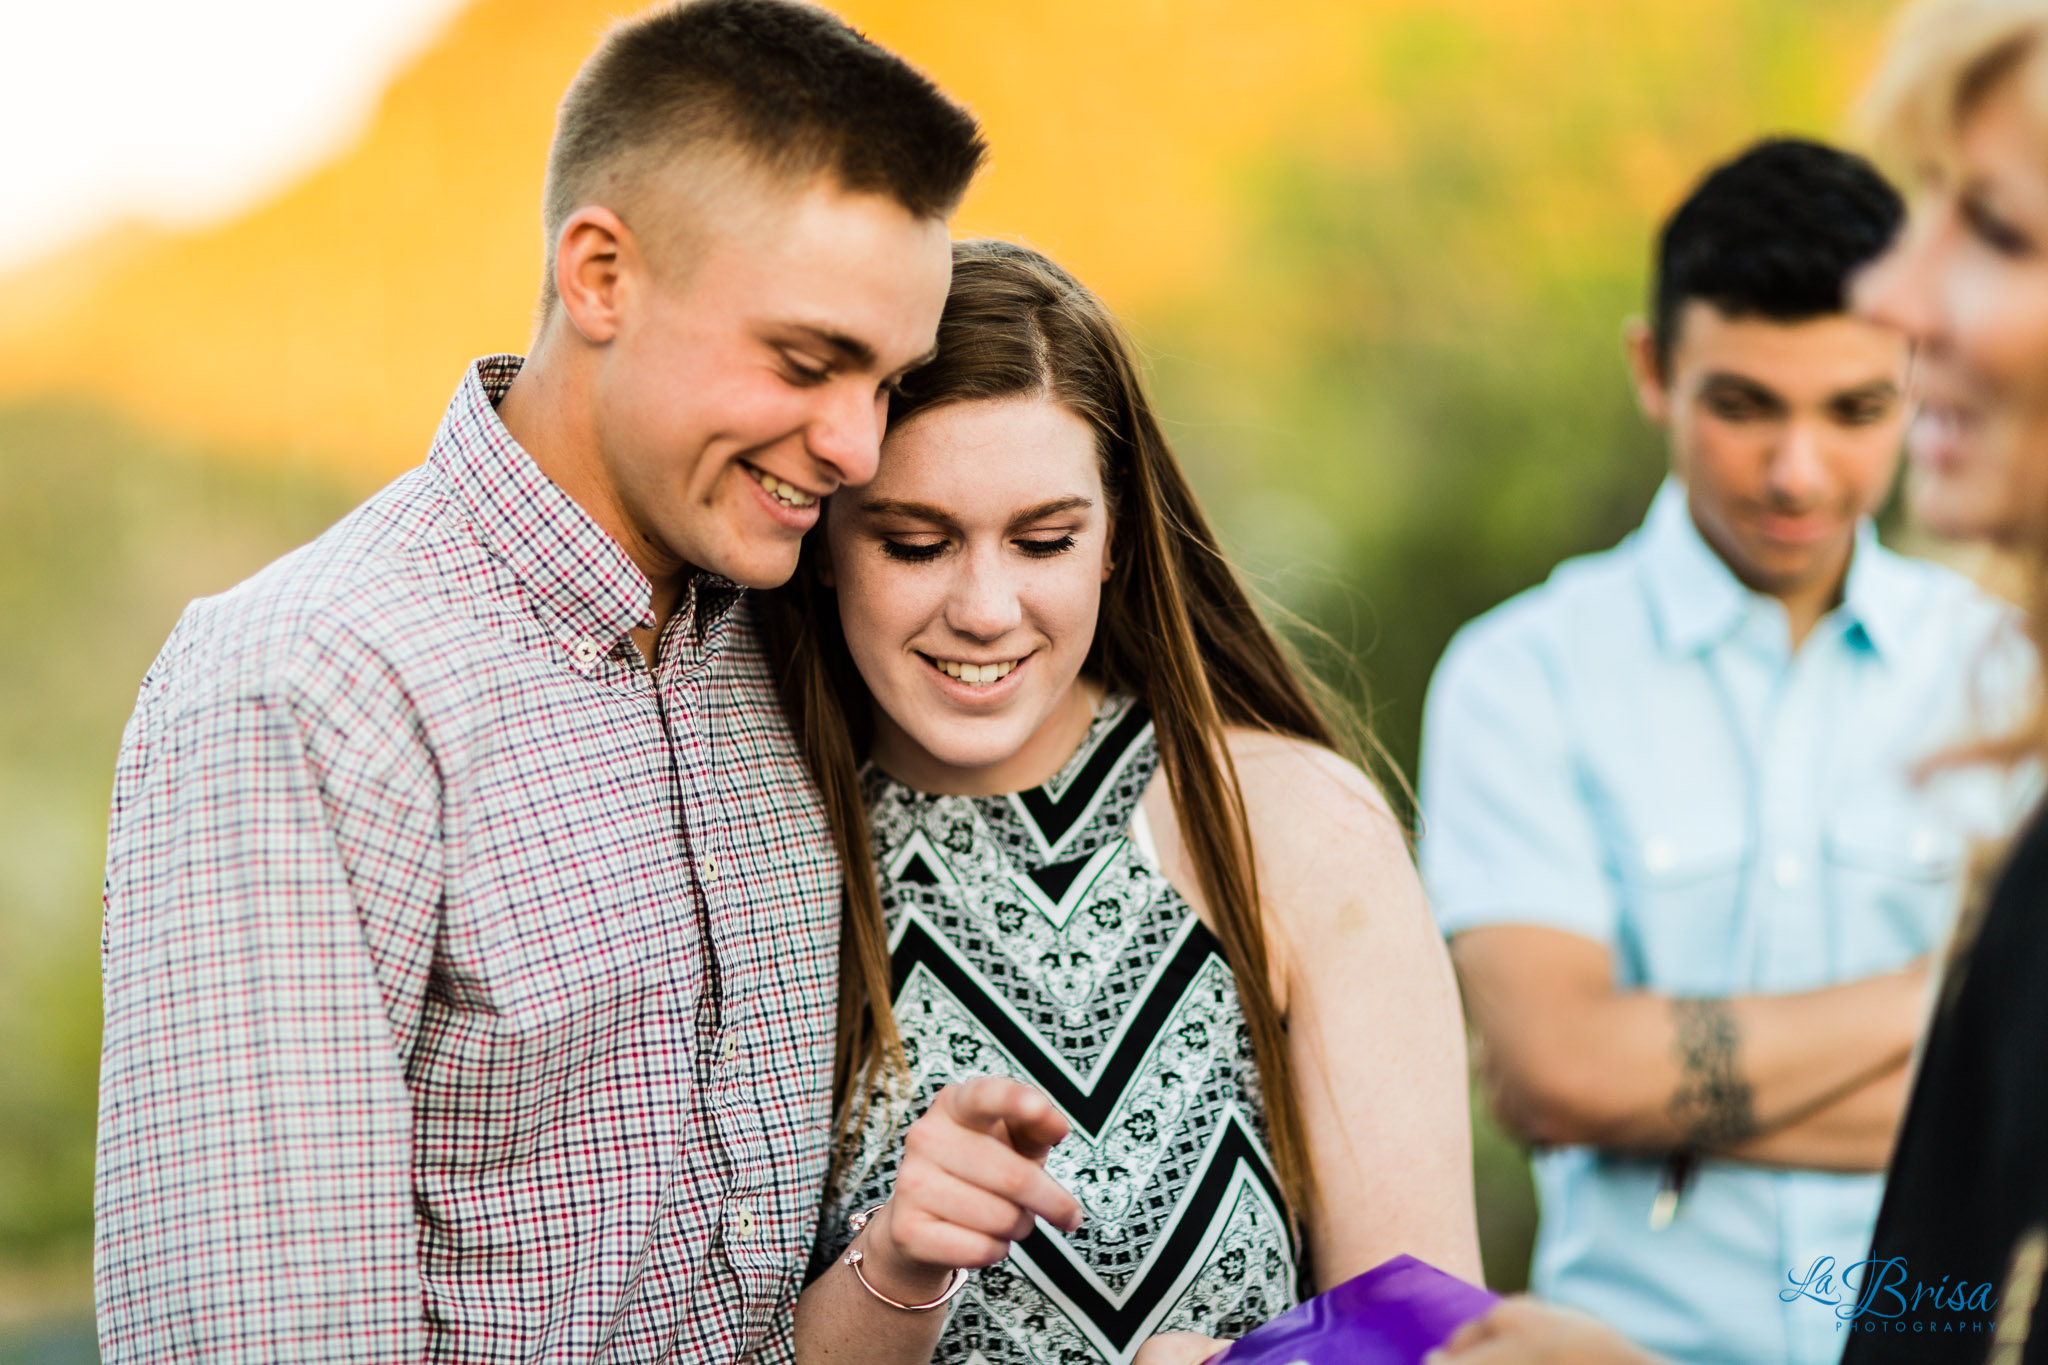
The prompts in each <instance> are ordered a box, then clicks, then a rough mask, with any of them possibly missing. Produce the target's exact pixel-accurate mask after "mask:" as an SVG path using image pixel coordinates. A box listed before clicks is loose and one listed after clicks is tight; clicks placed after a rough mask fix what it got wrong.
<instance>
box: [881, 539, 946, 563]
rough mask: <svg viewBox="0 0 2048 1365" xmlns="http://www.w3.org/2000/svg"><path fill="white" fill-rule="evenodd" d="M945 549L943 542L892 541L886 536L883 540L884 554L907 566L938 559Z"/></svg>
mask: <svg viewBox="0 0 2048 1365" xmlns="http://www.w3.org/2000/svg"><path fill="white" fill-rule="evenodd" d="M945 549H946V542H945V541H943V540H892V539H890V538H888V537H886V536H885V537H883V539H882V553H883V554H885V555H887V556H888V557H889V558H891V559H894V560H899V561H901V562H902V563H905V564H923V563H925V562H926V561H927V560H933V559H937V558H938V557H939V556H940V555H941V554H943V553H945Z"/></svg>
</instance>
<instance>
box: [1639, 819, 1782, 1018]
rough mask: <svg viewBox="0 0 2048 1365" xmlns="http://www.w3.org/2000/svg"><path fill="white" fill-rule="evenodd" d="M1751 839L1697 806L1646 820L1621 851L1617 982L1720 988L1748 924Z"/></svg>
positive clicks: (1682, 991) (1672, 990) (1666, 988)
mask: <svg viewBox="0 0 2048 1365" xmlns="http://www.w3.org/2000/svg"><path fill="white" fill-rule="evenodd" d="M1748 851H1749V850H1748V841H1747V840H1746V839H1745V838H1744V837H1743V834H1742V831H1741V830H1740V829H1739V828H1737V827H1735V826H1734V825H1733V824H1729V825H1726V826H1722V825H1719V824H1717V822H1714V821H1712V820H1703V819H1701V818H1700V816H1699V814H1698V813H1692V814H1691V818H1690V819H1689V820H1678V819H1674V820H1672V821H1670V822H1669V823H1668V824H1666V825H1663V826H1659V825H1655V824H1651V825H1648V826H1646V827H1645V828H1644V829H1643V830H1642V832H1641V833H1640V834H1638V835H1637V836H1636V837H1635V838H1633V839H1632V840H1630V841H1629V842H1628V843H1626V844H1625V845H1624V846H1623V847H1622V848H1620V849H1619V850H1617V857H1616V863H1617V868H1618V871H1619V873H1620V878H1621V883H1622V896H1621V924H1620V933H1619V935H1618V941H1617V944H1616V949H1617V961H1616V973H1617V978H1618V981H1617V984H1619V985H1621V986H1624V987H1635V986H1641V987H1647V988H1649V989H1651V990H1656V991H1660V992H1664V993H1667V994H1674V995H1718V994H1721V993H1723V992H1724V991H1726V989H1727V988H1728V983H1729V982H1730V980H1731V979H1733V978H1732V971H1733V968H1732V964H1733V960H1734V954H1735V952H1736V951H1737V944H1736V940H1737V938H1738V936H1739V935H1740V933H1741V929H1742V911H1743V904H1744V888H1743V879H1744V875H1745V872H1746V870H1747V866H1748Z"/></svg>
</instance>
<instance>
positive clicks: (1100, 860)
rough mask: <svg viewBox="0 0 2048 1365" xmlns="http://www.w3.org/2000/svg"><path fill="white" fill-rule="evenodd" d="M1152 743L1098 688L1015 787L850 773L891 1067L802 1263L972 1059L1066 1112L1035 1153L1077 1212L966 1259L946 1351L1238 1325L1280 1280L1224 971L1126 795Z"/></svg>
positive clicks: (1113, 1347)
mask: <svg viewBox="0 0 2048 1365" xmlns="http://www.w3.org/2000/svg"><path fill="white" fill-rule="evenodd" d="M1158 763H1159V754H1158V750H1157V748H1156V747H1155V745H1154V743H1153V738H1152V726H1151V722H1150V720H1149V719H1148V718H1147V716H1146V715H1145V713H1144V708H1143V707H1141V706H1139V705H1137V704H1135V703H1134V702H1133V701H1132V700H1131V699H1130V698H1111V699H1109V700H1107V701H1106V702H1105V703H1104V704H1103V706H1102V707H1101V709H1100V710H1099V711H1098V713H1097V715H1096V717H1095V720H1094V722H1093V724H1092V725H1091V726H1090V728H1089V730H1088V734H1087V737H1086V738H1085V739H1084V740H1083V742H1082V744H1081V748H1080V750H1079V752H1077V753H1076V754H1075V755H1074V757H1073V758H1072V760H1070V761H1069V762H1068V764H1067V766H1066V768H1065V769H1064V770H1063V771H1062V772H1061V773H1060V774H1059V776H1057V777H1055V778H1054V779H1053V780H1052V781H1051V782H1048V783H1047V784H1046V785H1044V786H1043V787H1039V788H1036V789H1034V790H1032V791H1027V792H1018V793H1014V794H1011V795H1006V796H983V797H967V796H933V795H929V794H927V793H923V792H916V791H912V790H910V789H909V788H907V787H905V786H903V785H902V784H900V783H898V782H896V781H894V780H892V779H889V778H886V777H883V776H881V775H880V774H879V773H876V772H874V771H873V770H872V769H871V770H870V771H869V772H868V774H867V776H866V795H867V804H868V812H869V818H870V820H871V822H872V826H873V831H874V842H875V861H876V866H877V867H878V868H879V869H880V873H881V880H882V904H883V907H884V910H885V912H886V915H887V920H888V926H889V935H890V945H891V949H892V955H893V962H894V967H895V979H896V1018H897V1022H898V1024H899V1025H900V1027H901V1028H902V1031H903V1044H904V1048H905V1050H906V1052H907V1053H908V1055H909V1060H910V1068H911V1081H910V1085H909V1088H908V1090H907V1092H906V1093H903V1094H898V1095H895V1096H886V1097H885V1096H879V1095H878V1096H877V1097H876V1098H875V1100H874V1102H873V1103H872V1104H871V1105H870V1106H869V1110H868V1119H867V1122H866V1124H865V1126H864V1128H863V1129H862V1131H861V1132H860V1133H859V1134H857V1136H856V1139H855V1140H856V1142H857V1144H858V1145H857V1147H856V1149H855V1151H854V1153H853V1155H852V1157H851V1158H850V1160H849V1162H848V1163H847V1169H846V1172H845V1175H844V1176H843V1178H842V1180H841V1182H840V1183H841V1185H842V1188H838V1189H834V1190H831V1191H828V1192H827V1194H826V1198H825V1209H824V1216H823V1219H822V1221H821V1224H820V1231H819V1242H818V1254H817V1258H816V1260H815V1261H814V1263H813V1264H814V1269H815V1270H818V1271H820V1272H823V1271H825V1270H827V1269H829V1268H830V1266H831V1258H833V1257H836V1256H837V1255H839V1254H840V1253H841V1252H843V1251H844V1250H845V1248H846V1245H847V1243H848V1241H849V1240H850V1238H851V1234H850V1233H849V1231H848V1230H847V1224H846V1220H847V1216H848V1215H849V1214H851V1213H853V1212H856V1211H858V1210H860V1209H863V1208H866V1207H867V1206H869V1205H870V1204H874V1203H878V1202H880V1201H881V1200H883V1199H885V1198H887V1197H888V1193H889V1190H890V1188H891V1187H892V1185H893V1183H894V1180H895V1175H896V1166H897V1162H898V1160H899V1159H900V1156H901V1153H902V1150H903V1134H904V1131H905V1130H906V1129H907V1128H908V1127H909V1126H910V1123H911V1121H912V1120H914V1119H915V1118H917V1116H919V1115H921V1114H922V1113H924V1111H925V1110H926V1109H927V1108H928V1107H929V1106H930V1104H931V1101H932V1097H933V1096H934V1095H936V1094H937V1093H938V1091H939V1089H940V1088H941V1087H942V1086H944V1085H946V1084H948V1083H949V1082H952V1081H956V1080H964V1079H966V1078H968V1077H971V1076H979V1075H991V1074H993V1075H1004V1076H1014V1077H1016V1078H1018V1079H1020V1080H1024V1081H1028V1082H1030V1083H1031V1084H1034V1085H1036V1086H1038V1087H1040V1088H1041V1089H1043V1090H1044V1091H1046V1092H1047V1093H1048V1094H1049V1095H1051V1096H1052V1098H1053V1101H1054V1103H1056V1104H1057V1105H1058V1106H1059V1107H1060V1109H1061V1111H1062V1112H1063V1113H1064V1114H1065V1115H1066V1116H1067V1118H1068V1120H1069V1121H1070V1122H1071V1124H1072V1125H1073V1133H1072V1135H1071V1136H1070V1137H1068V1138H1067V1140H1066V1141H1065V1142H1063V1143H1061V1144H1060V1146H1059V1147H1058V1148H1056V1149H1055V1150H1054V1152H1053V1154H1052V1156H1051V1158H1050V1160H1049V1161H1048V1162H1047V1169H1048V1170H1049V1171H1050V1172H1051V1173H1052V1175H1053V1176H1054V1177H1055V1178H1056V1179H1058V1180H1059V1181H1060V1183H1062V1184H1063V1185H1065V1186H1066V1187H1067V1188H1068V1189H1069V1190H1072V1191H1073V1192H1074V1194H1075V1196H1076V1197H1077V1198H1079V1200H1080V1201H1081V1204H1082V1207H1083V1209H1084V1210H1085V1213H1086V1219H1085V1221H1084V1223H1083V1224H1082V1226H1081V1229H1080V1230H1079V1231H1078V1232H1076V1233H1074V1234H1072V1235H1071V1236H1069V1235H1067V1234H1065V1233H1062V1232H1060V1231H1058V1230H1057V1229H1054V1228H1052V1227H1050V1226H1048V1225H1046V1224H1044V1223H1040V1224H1039V1226H1038V1228H1037V1230H1036V1231H1035V1232H1033V1233H1032V1235H1031V1236H1030V1237H1028V1238H1026V1239H1025V1240H1024V1241H1022V1242H1020V1243H1018V1244H1016V1245H1015V1246H1014V1247H1012V1249H1011V1251H1010V1256H1009V1259H1008V1260H1006V1261H1004V1262H1003V1263H1002V1264H1000V1265H996V1266H991V1267H989V1268H988V1269H985V1270H981V1271H978V1272H976V1274H975V1276H974V1278H973V1280H972V1282H970V1283H969V1285H968V1286H967V1288H966V1289H965V1290H964V1291H963V1292H962V1293H961V1295H960V1297H959V1298H958V1299H957V1300H955V1303H954V1306H953V1308H952V1315H951V1317H950V1319H949V1320H948V1321H947V1324H946V1328H945V1333H944V1335H943V1336H942V1337H941V1338H940V1340H939V1347H938V1351H937V1353H936V1355H934V1357H933V1359H934V1360H935V1361H937V1362H943V1363H944V1365H1011V1362H1018V1365H1022V1363H1023V1362H1032V1365H1088V1363H1089V1362H1096V1361H1116V1362H1125V1361H1128V1360H1130V1358H1131V1357H1132V1355H1134V1354H1135V1353H1136V1351H1137V1349H1138V1347H1139V1346H1140V1345H1141V1344H1143V1342H1144V1341H1145V1339H1146V1338H1147V1337H1149V1336H1152V1335H1153V1334H1154V1333H1157V1332H1166V1331H1199V1332H1206V1333H1208V1334H1210V1335H1212V1336H1219V1337H1232V1336H1237V1335H1240V1334H1242V1333H1243V1332H1245V1331H1248V1330H1249V1329H1251V1328H1252V1327H1255V1326H1257V1325H1258V1324H1260V1323H1261V1322H1264V1321H1265V1320H1266V1319H1268V1318H1270V1317H1272V1316H1273V1315H1275V1314H1276V1313H1279V1312H1281V1311H1283V1310H1284V1309H1286V1308H1288V1307H1290V1306H1292V1305H1293V1303H1294V1302H1295V1281H1296V1263H1295V1250H1294V1246H1293V1244H1292V1241H1291V1238H1290V1233H1289V1231H1288V1227H1287V1220H1286V1218H1285V1217H1284V1215H1283V1214H1282V1213H1281V1207H1282V1205H1281V1199H1280V1191H1279V1186H1278V1182H1277V1181H1276V1180H1275V1177H1274V1173H1273V1166H1272V1161H1271V1159H1270V1156H1269V1154H1268V1152H1267V1149H1266V1124H1265V1114H1264V1109H1263V1106H1262V1103H1261V1100H1260V1097H1259V1083H1258V1073H1257V1069H1256V1067H1255V1065H1254V1062H1253V1058H1252V1050H1251V1039H1250V1035H1249V1033H1248V1031H1247V1029H1246V1027H1245V1023H1244V1016H1243V1013H1242V1011H1241V1010H1240V1008H1239V1005H1238V997H1237V987H1236V985H1235V983H1234V982H1233V981H1232V979H1231V974H1230V968H1229V965H1228V964H1227V963H1226V962H1225V961H1224V957H1223V950H1222V948H1221V946H1220V945H1219V944H1218V943H1217V941H1216V938H1215V936H1214V935H1213V934H1212V933H1211V932H1210V931H1209V929H1208V928H1207V927H1206V926H1205V925H1203V924H1202V923H1201V921H1200V920H1198V919H1197V918H1196V917H1195V915H1194V913H1193V912H1192V911H1191V910H1190V909H1189V907H1188V904H1187V902H1186V901H1185V900H1184V899H1182V897H1181V895H1180V893H1179V892H1177V891H1175V890H1174V888H1173V887H1172V886H1171V885H1170V884H1169V883H1168V882H1167V880H1166V878H1165V877H1163V876H1162V875H1161V874H1160V872H1159V866H1158V859H1157V857H1156V855H1154V853H1153V852H1152V850H1151V840H1150V836H1149V833H1148V832H1147V830H1146V828H1145V822H1144V816H1143V813H1142V811H1141V810H1140V809H1139V805H1138V801H1139V797H1140V796H1142V795H1143V793H1144V791H1145V787H1146V784H1147V783H1148V782H1150V780H1151V778H1152V775H1153V772H1154V770H1155V769H1156V768H1157V767H1158ZM836 1273H842V1274H843V1273H845V1272H844V1271H840V1272H836Z"/></svg>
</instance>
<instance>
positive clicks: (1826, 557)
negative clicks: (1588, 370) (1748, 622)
mask: <svg viewBox="0 0 2048 1365" xmlns="http://www.w3.org/2000/svg"><path fill="white" fill-rule="evenodd" d="M1632 358H1633V359H1634V361H1635V369H1636V383H1637V390H1638V393H1639V395H1640V396H1641V398H1642V402H1643V406H1644V409H1645V411H1647V412H1648V413H1649V415H1650V416H1651V417H1652V418H1653V419H1654V420H1656V421H1658V422H1660V423H1661V424H1662V425H1663V426H1664V427H1665V429H1666V430H1667V431H1668V432H1669V434H1670V441H1671V457H1672V467H1673V469H1674V470H1675V471H1676V472H1677V473H1678V475H1679V477H1680V478H1681V479H1683V480H1684V482H1685V485H1686V493H1687V496H1688V500H1689V502H1690V504H1691V507H1692V516H1693V520H1694V522H1695V523H1697V524H1698V526H1699V529H1700V533H1701V534H1702V535H1703V536H1705V537H1706V539H1707V541H1708V542H1709V543H1710V544H1711V545H1712V546H1713V547H1714V549H1715V551H1716V552H1717V553H1718V554H1719V555H1720V556H1721V558H1722V559H1723V560H1724V561H1726V563H1727V564H1728V567H1729V568H1730V569H1731V570H1733V571H1734V573H1735V575H1736V577H1738V578H1740V579H1741V580H1742V581H1743V582H1745V583H1747V584H1748V585H1749V586H1750V587H1751V588H1754V589H1755V590H1757V591H1759V592H1765V593H1772V594H1776V595H1779V596H1785V595H1790V594H1796V593H1800V592H1802V591H1813V590H1817V589H1819V588H1822V587H1825V586H1828V585H1830V584H1832V582H1833V581H1834V580H1836V579H1837V578H1839V576H1840V575H1841V573H1842V572H1843V571H1844V570H1845V569H1846V568H1847V566H1848V562H1849V556H1850V553H1851V550H1852V548H1853V546H1854V543H1855V533H1856V523H1857V521H1858V520H1859V519H1860V518H1862V517H1865V516H1868V515H1870V514H1871V513H1873V512H1875V511H1876V510H1877V508H1878V506H1879V505H1880V504H1881V503H1882V502H1883V501H1884V497H1885V493H1886V491H1887V490H1888V489H1889V488H1890V487H1891V482H1892V476H1893V474H1894V473H1895V472H1896V471H1897V469H1898V463H1899V451H1900V437H1901V435H1902V433H1903V430H1904V427H1905V422H1906V416H1907V407H1906V399H1905V387H1906V369H1907V359H1908V351H1907V345H1906V341H1905V339H1904V337H1902V336H1901V335H1900V334H1899V333H1898V332H1896V331H1894V330H1892V329H1890V328H1887V327H1880V326H1876V325H1873V324H1871V323H1868V322H1864V321H1862V320H1860V319H1857V318H1852V317H1847V316H1843V315H1840V314H1835V315H1829V316H1825V317H1820V318H1814V319H1811V320H1808V321H1803V322H1790V323H1786V322H1774V321H1771V320H1769V319H1765V318H1754V317H1739V318H1731V317H1729V316H1727V315H1725V314H1723V313H1722V312H1720V311H1719V310H1718V309H1716V308H1715V307H1713V306H1712V305H1711V304H1708V303H1705V302H1702V301H1699V300H1693V301H1692V302H1690V303H1688V304H1687V305H1686V307H1685V309H1684V310H1683V312H1682V313H1681V314H1680V325H1679V328H1678V331H1677V335H1676V336H1675V337H1674V338H1673V339H1672V345H1671V348H1670V358H1669V362H1668V365H1667V366H1666V369H1665V371H1664V373H1662V374H1659V373H1658V372H1657V371H1656V369H1655V362H1654V348H1653V347H1650V346H1648V344H1647V342H1646V341H1645V340H1643V339H1640V338H1639V339H1638V342H1637V344H1636V345H1635V346H1634V347H1633V348H1632Z"/></svg>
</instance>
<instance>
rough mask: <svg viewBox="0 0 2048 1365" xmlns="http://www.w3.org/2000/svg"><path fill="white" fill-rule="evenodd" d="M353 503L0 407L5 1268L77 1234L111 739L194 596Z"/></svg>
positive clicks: (65, 1251)
mask: <svg viewBox="0 0 2048 1365" xmlns="http://www.w3.org/2000/svg"><path fill="white" fill-rule="evenodd" d="M351 500H352V499H351V498H349V497H348V496H346V495H344V494H343V493H342V492H341V491H340V490H339V489H338V488H336V487H335V486H334V484H333V483H332V482H331V481H328V480H323V479H321V478H317V477H314V476H310V475H304V474H300V473H296V472H294V471H292V470H290V469H288V468H280V467H277V466H262V467H258V466H253V465H248V464H229V463H224V462H220V461H216V460H206V459H202V458H198V457H197V456H196V455H195V454H194V453H193V452H191V451H187V450H182V449H178V448H176V447H171V446H167V445H165V444H164V443H163V442H161V441H157V440H153V439H151V438H150V437H148V436H147V435H145V434H143V433H141V432H138V431H136V430H134V429H132V428H130V427H128V426H126V425H124V424H121V423H118V422H115V421H112V420H110V419H108V418H106V417H104V416H101V415H98V414H96V413H93V412H91V411H89V410H86V409H82V408H76V407H64V406H58V405H40V406H33V407H17V408H12V409H7V410H0V638H4V639H5V641H6V647H5V648H4V649H0V1267H6V1266H10V1265H11V1266H16V1267H20V1266H25V1265H31V1264H35V1263H38V1262H46V1261H50V1260H53V1259H55V1260H61V1261H65V1262H77V1261H79V1260H82V1258H83V1254H84V1248H85V1246H86V1245H88V1244H89V1242H90V1238H91V1232H92V1163H93V1120H94V1115H95V1111H96V1106H97V1101H98V1097H97V1079H98V1073H99V1023H100V1014H99V957H98V954H99V937H98V934H99V906H98V895H99V884H100V872H101V866H102V862H103V859H104V855H105V851H106V844H105V839H106V817H107V801H108V796H109V793H110V792H111V789H112V784H113V766H114V753H115V749H116V747H117V745H118V743H119V740H120V735H121V727H122V725H123V724H124V723H125V721H126V720H127V716H128V712H129V710H130V708H131V707H132V706H133V705H134V701H135V692H136V687H137V685H138V684H139V683H140V682H141V679H142V675H143V673H144V671H145V670H146V669H147V668H148V667H149V662H150V660H151V659H152V658H153V657H154V656H155V653H156V650H157V648H158V647H159V646H160V645H161V644H162V643H163V640H164V637H165V636H166V635H168V634H169V632H170V628H171V626H172V625H173V624H174V623H175V622H176V620H177V617H178V613H179V612H180V611H181V610H182V609H183V607H184V605H185V603H186V602H187V601H189V600H190V599H191V598H193V597H196V596H200V595H202V594H205V593H211V592H217V591H219V590H220V589H222V588H225V587H227V586H229V585H230V584H232V583H234V582H235V581H237V580H238V579H240V578H242V577H244V576H246V575H247V574H249V573H251V572H253V571H254V570H255V569H257V568H258V567H260V566H261V565H263V564H264V563H265V562H267V561H268V560H270V559H273V558H275V557H276V556H277V555H279V554H281V553H283V552H284V551H285V550H287V549H290V548H291V547H292V546H294V545H296V544H299V543H301V542H302V541H305V540H307V539H310V538H311V537H312V536H313V535H315V534H317V533H318V532H319V531H320V530H321V529H322V528H324V527H325V526H326V525H327V524H328V523H329V522H331V521H332V520H333V519H334V518H335V517H336V516H338V515H339V514H340V513H341V512H342V511H344V510H345V509H346V508H347V506H348V504H349V502H350V501H351Z"/></svg>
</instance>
